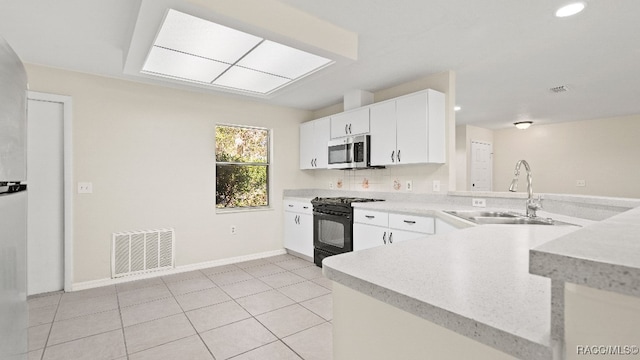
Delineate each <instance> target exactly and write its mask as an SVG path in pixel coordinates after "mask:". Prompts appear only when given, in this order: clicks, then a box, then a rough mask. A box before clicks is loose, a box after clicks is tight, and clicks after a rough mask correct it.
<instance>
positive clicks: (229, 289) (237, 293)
mask: <svg viewBox="0 0 640 360" xmlns="http://www.w3.org/2000/svg"><path fill="white" fill-rule="evenodd" d="M220 288H221V289H222V290H223V291H224V292H226V293H227V294H228V295H229V296H231V297H232V298H234V299H237V298H240V297H243V296H249V295H253V294H257V293H261V292H265V291H267V290H271V289H272V288H271V287H270V286H269V285H267V284H265V283H263V282H262V281H260V280H258V279H251V280H247V281H243V282H239V283H234V284H229V285H222V286H220Z"/></svg>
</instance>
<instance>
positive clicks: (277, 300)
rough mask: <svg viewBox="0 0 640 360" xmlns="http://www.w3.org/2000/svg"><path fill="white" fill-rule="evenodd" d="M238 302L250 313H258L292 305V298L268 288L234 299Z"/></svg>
mask: <svg viewBox="0 0 640 360" xmlns="http://www.w3.org/2000/svg"><path fill="white" fill-rule="evenodd" d="M236 301H237V302H238V304H240V306H242V307H243V308H244V309H245V310H247V311H248V312H249V313H250V314H251V315H254V316H255V315H260V314H263V313H266V312H269V311H273V310H276V309H280V308H283V307H285V306H289V305H292V304H293V303H294V301H293V300H291V299H289V298H288V297H286V296H284V295H283V294H282V293H280V292H278V291H276V290H269V291H265V292H262V293H259V294H255V295H249V296H245V297H242V298H239V299H236Z"/></svg>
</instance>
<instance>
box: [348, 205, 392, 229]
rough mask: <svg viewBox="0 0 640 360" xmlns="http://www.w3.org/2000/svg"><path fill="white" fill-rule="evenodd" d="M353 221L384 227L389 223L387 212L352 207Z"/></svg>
mask: <svg viewBox="0 0 640 360" xmlns="http://www.w3.org/2000/svg"><path fill="white" fill-rule="evenodd" d="M353 222H354V223H361V224H367V225H376V226H384V227H386V226H388V225H389V214H388V213H386V212H382V211H371V210H364V209H354V211H353Z"/></svg>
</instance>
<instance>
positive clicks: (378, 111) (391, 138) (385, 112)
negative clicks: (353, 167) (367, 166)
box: [369, 101, 396, 166]
mask: <svg viewBox="0 0 640 360" xmlns="http://www.w3.org/2000/svg"><path fill="white" fill-rule="evenodd" d="M369 115H370V120H369V125H370V130H371V131H370V133H371V165H373V166H381V165H391V164H395V162H396V102H395V101H387V102H384V103H381V104H376V105H372V106H371V107H370V113H369Z"/></svg>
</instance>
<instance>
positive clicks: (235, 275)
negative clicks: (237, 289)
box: [207, 269, 253, 286]
mask: <svg viewBox="0 0 640 360" xmlns="http://www.w3.org/2000/svg"><path fill="white" fill-rule="evenodd" d="M207 276H208V277H209V279H211V280H212V281H213V282H214V283H215V284H216V285H218V286H222V285H229V284H234V283H237V282H240V281H245V280H251V279H253V276H251V275H250V274H249V273H247V272H246V271H244V270H240V269H238V270H232V271H227V272H223V273H218V274H211V275H207Z"/></svg>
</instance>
